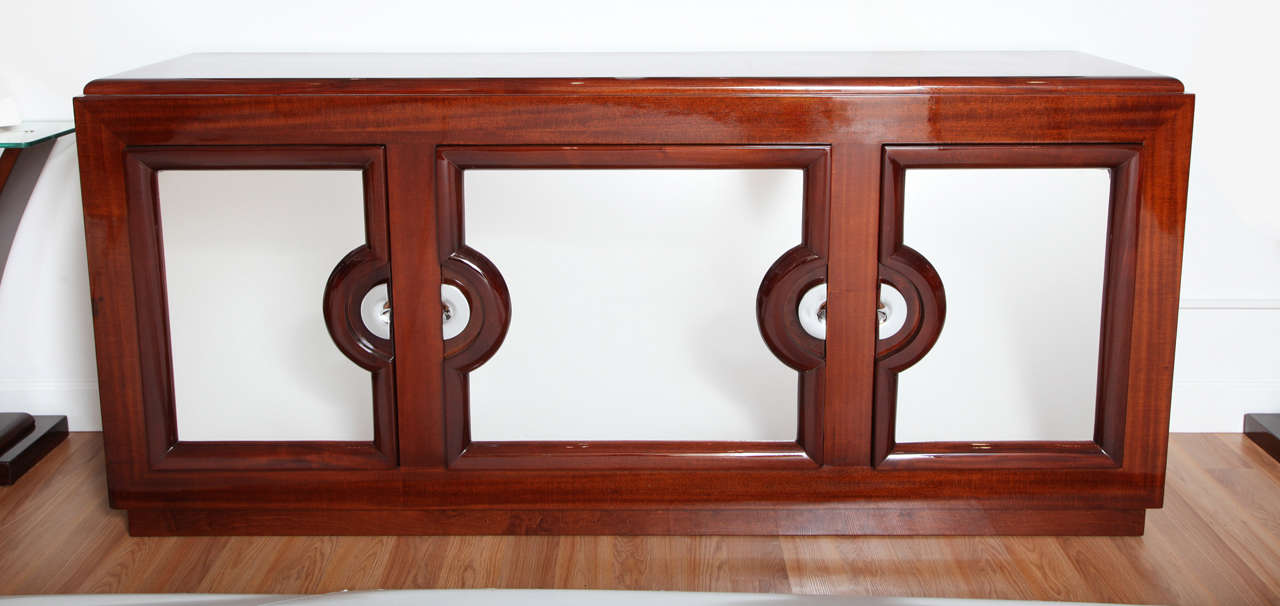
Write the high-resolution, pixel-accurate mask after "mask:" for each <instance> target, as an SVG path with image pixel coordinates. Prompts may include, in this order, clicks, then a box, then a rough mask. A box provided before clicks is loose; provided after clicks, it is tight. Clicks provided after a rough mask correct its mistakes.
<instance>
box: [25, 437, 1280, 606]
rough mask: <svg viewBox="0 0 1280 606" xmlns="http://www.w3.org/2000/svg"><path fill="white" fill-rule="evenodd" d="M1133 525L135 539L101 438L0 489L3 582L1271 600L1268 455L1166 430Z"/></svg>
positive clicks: (62, 587) (1278, 502)
mask: <svg viewBox="0 0 1280 606" xmlns="http://www.w3.org/2000/svg"><path fill="white" fill-rule="evenodd" d="M1167 482H1168V485H1167V486H1166V497H1165V507H1164V509H1160V510H1152V511H1151V512H1150V513H1149V514H1148V516H1147V533H1146V535H1145V536H1143V537H1114V538H1112V537H893V538H889V537H198V538H132V537H129V536H128V533H127V531H126V526H125V519H124V516H123V514H122V513H120V512H116V511H112V510H110V509H108V507H107V502H106V481H105V478H104V462H103V459H102V442H101V436H100V435H99V434H96V433H76V434H72V435H71V437H70V438H69V439H68V440H67V441H66V442H64V443H63V444H62V445H60V446H59V447H58V448H56V449H55V450H54V451H53V452H52V453H50V455H49V456H48V458H46V460H45V461H43V462H41V463H40V465H38V466H36V468H34V469H32V470H31V471H30V472H29V473H28V474H27V476H25V477H24V478H23V479H22V480H21V481H19V482H18V483H17V484H16V485H14V486H11V487H5V488H0V594H24V593H80V592H236V593H315V592H330V591H338V590H341V589H355V590H358V589H376V588H386V589H396V588H485V587H508V588H572V589H633V590H680V591H744V592H771V593H801V594H845V595H882V596H883V595H894V596H933V597H971V598H1002V599H1034V600H1074V601H1096V602H1125V603H1166V604H1268V603H1271V604H1275V603H1280V463H1276V462H1275V461H1274V460H1272V459H1271V458H1270V457H1268V456H1267V455H1266V454H1265V453H1264V452H1262V451H1261V449H1259V448H1257V447H1256V446H1255V445H1254V444H1253V443H1252V442H1250V441H1248V440H1247V439H1245V438H1243V436H1241V435H1239V434H1176V435H1174V436H1173V437H1172V439H1171V443H1170V449H1169V473H1168V478H1167Z"/></svg>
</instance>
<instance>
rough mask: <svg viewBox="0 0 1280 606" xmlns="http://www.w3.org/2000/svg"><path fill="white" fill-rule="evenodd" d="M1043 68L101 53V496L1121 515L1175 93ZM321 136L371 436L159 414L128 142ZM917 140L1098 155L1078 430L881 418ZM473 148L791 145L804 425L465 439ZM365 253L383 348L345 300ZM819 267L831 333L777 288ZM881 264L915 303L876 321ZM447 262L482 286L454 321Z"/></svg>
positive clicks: (930, 285) (836, 527)
mask: <svg viewBox="0 0 1280 606" xmlns="http://www.w3.org/2000/svg"><path fill="white" fill-rule="evenodd" d="M1010 57H1012V59H1010V60H1011V61H1014V63H1019V62H1021V63H1019V64H1026V63H1027V62H1030V63H1034V57H1032V56H1019V55H1017V54H1013V55H1010ZM209 60H212V59H209ZM861 60H867V59H866V58H865V57H864V58H862V59H861ZM951 61H952V63H962V62H963V58H962V57H961V58H952V59H951ZM886 69H888V68H886ZM1028 69H1030V68H1028ZM226 70H227V71H224V72H218V73H220V74H222V75H224V76H225V75H226V74H227V73H231V72H234V69H233V68H232V67H228V68H226ZM1031 71H1034V70H1031ZM840 75H841V74H836V76H840ZM1062 75H1063V74H1061V73H1056V74H1055V73H1050V72H1048V71H1046V72H1044V73H1039V74H1033V73H1022V74H1016V77H1015V76H1011V77H1008V78H1000V77H999V76H998V74H996V75H991V74H988V75H983V76H973V75H970V76H964V77H957V76H955V75H954V74H952V75H948V74H945V73H944V74H941V75H940V76H939V77H938V78H936V79H935V78H931V77H930V76H931V74H930V73H927V72H922V73H919V74H917V77H914V78H910V79H909V80H910V81H906V80H904V77H903V76H900V75H898V76H891V77H885V78H876V77H872V76H858V79H857V82H856V83H855V82H852V81H847V80H842V82H843V84H839V86H836V88H831V86H835V84H833V82H834V81H827V82H824V81H822V79H821V78H818V79H817V80H813V79H809V78H808V77H794V78H798V79H793V80H790V81H788V83H786V84H785V85H784V86H782V87H781V88H779V87H778V84H777V81H776V78H770V77H766V76H759V77H737V78H720V79H707V78H702V79H697V78H692V77H690V79H682V78H663V77H661V74H659V75H656V76H655V78H654V79H642V80H621V79H608V80H598V81H594V82H590V83H588V84H585V85H573V84H570V83H571V82H576V81H578V80H574V79H572V78H567V79H554V81H547V80H539V79H536V78H535V79H529V80H524V79H516V78H489V79H482V80H476V81H467V82H461V83H460V82H459V81H457V80H456V79H414V78H408V79H405V78H383V79H371V80H367V81H349V80H340V79H337V78H335V77H321V78H297V79H288V80H283V79H270V78H255V77H253V76H252V75H249V76H247V77H245V78H235V77H230V76H227V77H219V78H215V79H202V78H200V77H199V74H196V75H194V76H193V77H192V78H190V79H187V78H181V77H176V78H122V79H115V80H103V81H98V82H95V83H93V84H91V85H90V86H89V87H88V88H87V89H86V93H87V94H86V96H84V97H81V98H78V99H77V100H76V117H77V126H78V129H79V152H80V157H81V171H82V185H83V189H84V205H85V224H86V233H87V238H88V250H89V257H90V280H91V286H92V291H93V298H94V316H95V331H96V336H97V340H96V342H97V347H98V365H99V380H100V394H101V398H102V403H103V424H104V440H105V446H106V450H107V461H108V473H109V482H110V492H111V498H112V504H113V506H115V507H120V508H125V509H128V510H130V514H131V519H132V526H131V527H132V529H133V531H135V532H138V533H145V534H183V533H195V534H218V533H250V534H272V533H300V534H339V533H350V532H358V533H397V534H398V533H405V534H414V533H494V532H503V533H564V534H573V533H625V534H655V533H657V534H661V533H679V534H684V533H688V534H699V533H743V534H750V533H764V534H774V533H783V534H809V533H836V534H841V533H877V534H901V533H930V534H954V533H963V534H992V533H995V534H1027V533H1032V534H1034V533H1041V534H1043V533H1053V534H1089V533H1094V534H1138V533H1140V532H1141V530H1142V519H1143V515H1144V512H1143V510H1144V509H1145V508H1150V507H1159V506H1160V504H1161V498H1162V494H1163V483H1164V466H1165V452H1166V447H1167V426H1168V411H1169V392H1170V387H1171V379H1172V361H1173V349H1174V330H1175V327H1176V319H1177V318H1176V314H1177V300H1178V296H1177V295H1178V279H1179V274H1180V263H1181V250H1182V230H1183V213H1184V206H1185V192H1186V177H1187V167H1188V159H1189V146H1190V132H1191V115H1192V104H1193V99H1192V97H1191V96H1189V95H1184V94H1182V93H1181V85H1180V84H1178V83H1177V81H1176V80H1172V79H1170V78H1165V77H1161V76H1154V75H1147V76H1144V75H1142V74H1141V73H1140V72H1139V73H1134V72H1129V73H1127V75H1124V76H1119V75H1115V74H1113V75H1111V76H1107V77H1103V78H1091V77H1086V76H1084V75H1077V76H1075V77H1070V78H1065V79H1064V78H1058V76H1062ZM782 76H788V75H787V74H780V75H779V77H782ZM846 76H847V75H846ZM788 77H791V76H788ZM837 79H839V78H837ZM583 81H584V82H586V81H587V80H583ZM1029 82H1031V84H1029ZM575 87H576V88H575ZM672 87H675V88H672ZM840 87H844V88H840ZM673 91H674V92H675V93H678V94H671V93H673ZM343 150H347V151H345V152H344V151H343ZM324 153H329V154H339V155H340V154H342V153H348V154H352V153H354V154H357V155H360V154H363V155H362V156H361V157H363V158H365V159H364V160H359V163H360V164H359V165H360V166H361V167H364V168H362V170H365V171H366V198H367V199H366V216H367V218H368V225H369V239H368V245H367V247H366V248H365V249H361V250H367V251H368V252H365V253H353V254H355V257H349V258H348V260H347V261H346V262H344V263H343V265H340V266H339V269H338V270H337V271H336V272H335V278H334V279H333V280H331V281H330V288H329V298H328V299H327V300H329V301H330V302H331V303H330V304H329V305H330V307H331V309H330V314H329V315H328V316H327V318H328V322H329V328H330V330H331V334H333V335H334V340H335V342H336V343H337V345H338V346H340V347H342V348H343V351H344V352H346V353H348V355H349V356H352V359H353V360H356V361H357V362H361V359H362V356H363V354H361V353H359V352H360V351H366V352H371V353H370V355H371V356H373V355H374V354H378V355H377V356H374V357H372V358H370V359H367V360H364V362H366V363H369V364H362V365H365V367H366V368H370V369H371V370H374V369H375V368H385V371H384V372H383V373H382V374H381V375H379V374H378V373H377V371H376V370H375V390H376V389H378V388H377V385H378V384H379V383H378V377H379V376H381V377H383V380H385V381H391V383H390V384H391V385H393V386H394V389H393V391H389V392H386V391H375V393H376V394H387V393H390V394H393V397H388V396H386V395H378V396H377V397H375V402H377V404H376V406H375V408H376V414H377V419H378V420H377V422H376V426H377V427H378V433H377V435H378V437H377V439H376V440H375V442H374V443H372V444H355V443H346V444H341V443H339V444H333V443H247V444H246V443H241V444H211V445H209V444H200V445H184V444H183V443H182V442H175V441H174V440H173V439H172V435H171V434H170V433H168V431H169V430H168V428H169V427H170V426H171V425H170V422H171V414H172V405H171V403H170V401H169V400H168V399H167V398H171V393H172V392H171V390H169V389H168V388H167V383H166V382H167V381H170V380H171V378H170V377H169V375H166V374H165V373H166V372H167V369H166V368H165V366H164V363H165V355H167V354H165V353H164V352H166V351H167V347H166V340H165V339H166V337H165V334H166V333H165V332H164V331H165V319H164V309H165V302H164V294H163V281H162V280H161V279H160V278H162V275H163V274H162V272H159V270H158V268H160V267H162V263H163V260H162V259H161V258H160V252H159V251H160V250H161V249H160V248H158V247H157V246H156V239H157V238H158V237H159V234H158V232H157V224H156V222H155V221H154V218H153V217H151V216H149V215H148V214H147V213H148V212H149V211H148V209H149V208H150V207H151V206H153V205H154V194H153V190H154V186H153V185H151V184H150V179H151V178H150V177H148V176H147V172H146V171H147V170H154V169H155V168H156V166H159V165H158V164H157V163H158V162H164V163H165V164H164V166H167V167H170V168H177V167H183V166H186V167H199V166H198V164H197V165H190V164H185V163H186V162H196V163H200V162H211V161H215V160H213V159H220V160H216V161H218V162H230V163H234V164H236V165H237V166H240V167H245V166H247V165H253V166H257V167H261V168H268V167H279V166H282V165H289V166H296V165H299V164H302V165H305V164H306V163H308V162H313V161H314V158H315V157H316V154H324ZM140 154H141V155H140ZM254 154H267V155H265V156H255V155H254ZM288 158H296V160H293V161H291V160H289V159H288ZM142 159H146V162H142ZM140 162H141V165H140ZM353 162H354V161H353ZM935 164H937V165H948V166H970V167H981V166H1036V167H1044V166H1090V167H1104V168H1110V169H1111V170H1112V172H1113V193H1112V209H1111V227H1110V232H1109V237H1108V243H1109V244H1108V251H1107V259H1108V261H1107V273H1106V275H1107V278H1106V280H1107V282H1106V284H1107V285H1106V293H1105V294H1104V299H1105V301H1106V306H1105V310H1104V315H1103V334H1102V339H1101V341H1100V347H1101V350H1100V351H1101V352H1102V357H1101V358H1100V364H1099V398H1098V402H1099V414H1098V416H1097V418H1098V424H1097V431H1096V432H1095V439H1094V440H1093V441H1091V442H1080V443H1063V444H1043V443H1004V444H999V443H997V444H985V445H983V444H956V443H930V444H895V443H894V442H893V439H892V435H893V434H892V415H893V412H892V410H893V403H892V390H891V387H892V385H891V383H892V378H893V374H894V373H895V372H896V371H897V370H900V369H901V368H903V367H904V366H903V365H905V364H909V363H910V362H911V361H913V358H918V356H919V355H923V353H924V352H925V351H926V350H927V348H928V344H929V343H930V342H931V341H930V340H931V338H933V337H936V334H937V330H938V328H939V326H941V324H942V322H943V321H944V317H943V314H944V309H945V286H944V282H945V276H937V275H936V273H931V272H930V269H929V264H928V261H927V260H926V259H923V258H921V257H919V255H913V254H912V253H911V252H910V249H908V248H906V247H904V246H901V241H900V231H898V230H899V229H900V226H896V224H895V221H896V218H897V217H900V215H899V214H897V211H896V210H895V209H896V208H898V206H896V205H899V204H900V193H899V192H900V183H901V174H900V173H901V171H903V170H905V169H906V168H909V167H912V166H928V165H935ZM125 167H133V168H129V169H128V170H125ZM147 167H150V168H147ZM485 167H489V168H494V167H502V168H557V167H558V168H566V167H595V168H672V167H679V168H796V169H801V170H804V171H805V211H804V212H805V218H804V226H805V228H804V234H802V240H801V241H802V244H801V245H800V246H799V247H797V248H796V249H793V250H792V251H790V252H788V253H787V254H785V255H783V256H782V257H781V258H780V259H779V260H778V261H777V262H776V263H775V265H774V266H773V268H771V269H769V271H768V272H767V273H766V274H765V275H764V276H763V280H762V285H761V288H760V294H759V299H758V301H757V312H758V318H759V321H760V328H761V332H762V337H763V338H764V340H765V342H766V343H767V344H768V345H769V347H770V348H771V350H772V351H773V352H774V353H775V355H777V356H778V357H779V358H780V359H781V360H782V361H783V362H785V363H787V364H788V365H790V366H791V367H792V368H794V369H796V371H797V372H798V373H799V377H800V380H799V389H798V390H797V392H798V393H797V414H798V415H799V420H800V423H799V431H798V432H797V436H796V440H795V441H794V442H778V443H774V442H767V443H741V442H582V443H555V442H518V443H517V442H472V441H471V439H470V432H469V428H468V422H467V403H466V401H467V397H466V396H467V385H466V377H467V372H469V371H470V370H471V369H474V368H475V367H477V366H478V365H479V364H481V363H483V361H484V360H485V359H486V358H487V357H488V356H490V355H492V353H493V352H494V351H496V349H497V348H499V347H501V342H502V338H503V335H504V333H505V330H506V324H507V322H508V319H509V316H510V314H511V313H518V302H516V301H511V300H510V296H509V294H508V293H507V292H506V288H505V285H504V283H503V281H502V277H501V269H502V268H501V267H495V266H494V265H493V264H492V263H489V262H488V261H487V260H486V259H485V257H484V254H483V253H484V251H478V250H473V249H471V248H469V247H467V246H466V244H465V220H464V219H465V205H464V203H463V197H462V191H461V175H462V172H463V171H464V170H467V169H476V168H485ZM378 174H383V175H385V177H384V178H385V181H384V182H385V189H382V188H381V184H380V183H378V181H379V179H378V178H377V177H376V176H373V175H378ZM148 188H150V189H148ZM383 200H385V207H383V206H380V204H381V203H382V201H383ZM382 208H385V214H384V213H383V211H382V210H381V209H382ZM384 216H385V221H386V222H385V223H382V221H383V217H384ZM375 232H377V233H375ZM895 234H897V235H898V237H897V238H896V239H895ZM379 238H385V240H379ZM383 242H385V247H383V246H384V245H383ZM338 261H339V260H335V264H336V263H338ZM348 267H351V268H368V269H361V270H359V271H357V270H356V269H347V268H348ZM378 268H385V269H378ZM380 271H387V272H389V273H387V274H380V273H378V272H380ZM358 276H363V277H359V278H358V279H357V277H358ZM383 276H386V277H387V278H388V280H389V283H390V285H391V293H392V298H393V300H394V304H395V317H394V322H393V325H392V331H393V339H392V341H393V342H394V356H391V349H390V343H386V344H379V343H378V342H376V341H372V340H369V339H367V338H365V337H367V335H365V336H364V337H362V336H361V334H360V327H358V326H355V325H353V324H352V323H351V322H350V321H348V320H349V319H350V318H352V317H354V318H355V320H354V322H355V324H358V323H359V320H358V313H357V315H356V316H351V315H350V311H349V309H350V307H349V305H348V303H349V302H350V301H352V300H353V299H352V298H351V297H353V296H354V297H355V299H354V300H355V302H356V305H357V306H358V303H359V295H362V294H363V290H362V288H364V287H365V286H366V285H367V284H369V283H371V282H376V281H377V280H378V279H381V278H382V277H383ZM823 281H825V282H826V283H827V293H828V311H829V315H828V322H827V334H826V339H825V341H823V340H819V339H815V338H814V337H811V336H809V335H808V334H807V333H805V332H804V331H803V329H801V328H800V326H799V324H798V320H797V319H796V315H795V309H796V303H797V302H798V299H799V297H800V295H801V294H803V292H804V291H805V290H807V289H808V288H809V287H810V286H813V285H814V284H816V283H821V282H823ZM881 281H885V282H888V283H890V284H893V285H894V286H895V287H896V288H898V289H900V290H902V292H903V293H904V295H906V296H907V301H908V307H909V311H910V312H911V316H910V317H909V319H908V327H907V328H904V330H902V331H900V333H899V335H900V336H898V337H895V338H894V339H893V340H890V341H887V342H885V343H878V341H877V336H876V332H877V330H876V320H875V318H876V304H877V290H878V285H879V284H880V283H881ZM442 282H443V283H450V284H454V285H455V286H457V287H459V288H460V289H462V290H463V291H464V292H466V293H467V296H468V298H469V301H470V306H471V313H472V316H471V323H470V324H469V325H468V327H467V328H466V329H465V330H464V331H463V332H462V333H461V334H459V335H458V336H456V337H454V338H451V339H449V340H448V341H445V340H444V339H442V333H441V324H440V318H441V315H440V314H441V306H440V299H439V297H440V284H441V283H442ZM318 304H319V302H318ZM344 306H345V308H346V309H347V310H348V311H346V312H345V313H344V311H343V310H344ZM356 311H357V312H358V309H357V310H356ZM362 339H363V340H362ZM353 347H354V348H353ZM361 347H363V348H365V349H361ZM384 363H385V364H386V366H385V367H383V366H379V364H384ZM384 389H389V388H384ZM166 415H169V416H166ZM187 446H191V447H192V449H189V450H184V449H186V448H187ZM195 447H199V449H203V451H201V450H198V449H196V448H195ZM175 452H187V453H191V455H190V456H185V457H175V456H174V455H173V453H175ZM179 459H182V460H184V461H185V462H184V463H183V464H181V465H176V466H175V465H174V464H172V463H169V461H178V460H179Z"/></svg>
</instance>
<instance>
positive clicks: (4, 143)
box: [0, 122, 75, 485]
mask: <svg viewBox="0 0 1280 606" xmlns="http://www.w3.org/2000/svg"><path fill="white" fill-rule="evenodd" d="M74 130H75V125H74V124H72V123H71V122H24V123H22V124H18V125H15V126H7V127H0V193H3V192H4V186H5V184H6V183H7V182H8V180H9V175H10V174H12V172H13V167H14V166H15V165H17V162H18V156H19V155H20V154H21V153H22V150H24V149H27V148H29V147H33V146H35V145H40V144H41V143H45V142H50V141H52V140H53V139H56V138H58V137H61V136H62V135H65V134H68V133H71V132H72V131H74ZM6 245H7V243H6ZM2 269H3V268H0V273H2ZM3 409H4V403H3V402H0V410H3ZM66 437H67V417H65V416H63V415H30V414H27V413H25V412H0V485H7V484H12V483H14V482H16V481H17V480H18V478H19V477H20V476H22V474H24V473H26V472H27V470H28V469H30V468H31V467H32V466H33V465H35V464H36V463H37V462H39V460H40V459H41V458H42V457H44V455H45V454H47V453H48V452H49V450H51V449H52V448H53V447H54V446H57V445H58V443H59V442H61V441H62V440H63V439H64V438H66Z"/></svg>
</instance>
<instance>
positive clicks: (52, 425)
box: [0, 412, 67, 486]
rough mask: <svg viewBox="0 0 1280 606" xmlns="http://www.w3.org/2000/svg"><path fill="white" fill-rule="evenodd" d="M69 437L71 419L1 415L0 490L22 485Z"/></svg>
mask: <svg viewBox="0 0 1280 606" xmlns="http://www.w3.org/2000/svg"><path fill="white" fill-rule="evenodd" d="M66 437H67V417H65V416H63V415H37V416H31V415H29V414H26V413H22V412H6V413H0V486H8V485H10V484H13V483H14V482H16V481H18V478H20V477H22V474H24V473H27V470H28V469H31V468H32V467H34V466H35V464H36V463H38V462H40V459H42V458H44V455H46V454H48V452H49V451H50V450H53V447H54V446H57V445H58V443H59V442H61V441H62V440H64V439H65V438H66Z"/></svg>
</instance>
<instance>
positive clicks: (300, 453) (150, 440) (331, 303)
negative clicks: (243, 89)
mask: <svg viewBox="0 0 1280 606" xmlns="http://www.w3.org/2000/svg"><path fill="white" fill-rule="evenodd" d="M123 159H124V175H125V195H126V199H125V211H126V214H127V216H128V230H129V240H130V244H131V247H130V249H129V251H130V254H131V259H130V262H131V265H132V271H133V276H134V278H135V280H136V282H135V284H137V285H138V288H137V290H135V291H134V299H135V301H134V304H135V305H136V307H137V309H138V314H137V322H138V341H139V350H138V352H137V355H138V356H139V360H140V363H141V369H142V402H141V405H142V418H141V419H140V420H141V421H142V425H143V428H142V429H143V432H144V433H145V436H146V438H145V439H146V444H145V449H144V450H143V451H134V455H135V456H138V457H139V458H141V459H142V460H145V461H146V462H147V463H148V464H149V466H150V468H151V469H154V470H209V469H260V470H283V469H325V468H328V469H360V468H386V467H391V466H394V465H395V464H396V442H397V440H396V437H397V436H396V430H395V426H396V415H395V372H394V366H393V365H392V361H393V359H394V355H393V351H392V347H391V342H390V341H388V340H385V339H378V338H376V337H374V336H373V335H372V333H370V332H369V331H368V329H366V328H365V327H364V325H363V322H362V321H361V320H360V317H359V314H360V312H359V307H360V299H361V297H362V296H363V295H364V293H365V292H366V291H367V290H368V289H369V288H372V287H373V286H374V285H375V284H377V283H379V282H383V281H386V280H387V279H388V270H387V264H388V250H387V249H388V243H387V238H388V229H387V204H386V197H387V196H386V176H385V169H384V164H385V162H384V158H383V151H382V149H381V148H379V147H373V146H363V147H359V146H294V147H281V146H221V147H167V146H166V147H150V148H148V147H130V148H128V149H126V150H123ZM247 168H259V169H312V170H318V169H352V170H359V171H361V179H362V182H363V190H364V210H365V212H364V215H365V230H364V231H365V240H366V243H365V244H364V245H363V246H361V247H359V248H357V249H356V250H355V251H353V252H352V253H351V254H349V255H347V256H346V257H345V258H343V259H335V261H334V263H335V268H334V270H333V274H332V276H331V277H330V278H329V282H328V284H327V285H326V287H325V289H324V291H323V292H324V295H323V299H322V303H323V307H324V317H325V324H326V328H327V329H328V330H329V333H330V335H331V336H332V337H333V340H334V343H335V345H336V346H337V347H338V349H339V350H341V351H342V352H343V353H344V354H345V355H347V356H348V357H349V358H350V359H351V360H352V361H353V362H355V363H357V364H359V365H360V366H361V367H363V368H365V369H366V370H369V371H370V373H371V385H372V388H371V390H372V396H373V397H372V399H373V410H372V414H373V426H374V437H373V440H372V441H371V442H325V441H312V442H292V443H288V442H228V441H216V442H214V441H210V442H190V441H182V440H181V439H180V436H178V431H177V412H176V407H175V404H174V388H173V370H172V368H173V360H172V353H171V348H170V337H169V307H168V294H167V286H166V279H165V265H164V253H163V250H164V246H163V244H162V242H163V238H164V235H163V229H162V218H161V214H160V199H159V185H158V180H157V173H158V172H159V171H163V170H234V169H247ZM118 353H120V352H117V354H118Z"/></svg>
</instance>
